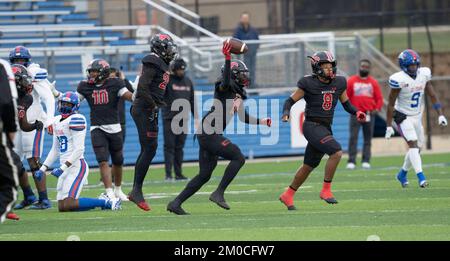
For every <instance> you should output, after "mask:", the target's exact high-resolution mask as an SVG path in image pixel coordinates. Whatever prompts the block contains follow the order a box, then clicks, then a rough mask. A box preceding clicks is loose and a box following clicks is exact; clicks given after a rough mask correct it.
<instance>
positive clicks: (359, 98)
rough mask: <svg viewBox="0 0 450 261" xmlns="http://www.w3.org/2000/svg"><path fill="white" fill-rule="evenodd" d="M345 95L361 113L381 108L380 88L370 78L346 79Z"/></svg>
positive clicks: (356, 76)
mask: <svg viewBox="0 0 450 261" xmlns="http://www.w3.org/2000/svg"><path fill="white" fill-rule="evenodd" d="M347 95H348V98H349V99H350V102H351V103H352V104H353V105H354V106H355V107H356V108H357V109H358V110H360V111H363V112H367V111H374V110H380V109H381V107H382V106H383V95H382V94H381V89H380V86H379V85H378V82H377V80H375V79H374V78H373V77H371V76H368V77H367V78H366V79H362V78H361V77H360V76H359V75H353V76H351V77H350V78H348V80H347Z"/></svg>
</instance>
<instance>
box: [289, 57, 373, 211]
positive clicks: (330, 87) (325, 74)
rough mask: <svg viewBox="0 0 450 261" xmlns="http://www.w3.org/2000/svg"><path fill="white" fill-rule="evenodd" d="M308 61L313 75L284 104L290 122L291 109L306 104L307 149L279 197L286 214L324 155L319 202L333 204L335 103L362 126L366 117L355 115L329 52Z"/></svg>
mask: <svg viewBox="0 0 450 261" xmlns="http://www.w3.org/2000/svg"><path fill="white" fill-rule="evenodd" d="M308 58H310V59H311V67H312V75H308V76H304V77H302V78H301V79H300V80H299V81H298V83H297V87H298V89H297V90H296V91H295V92H294V93H293V94H291V96H290V97H289V98H288V99H287V100H286V102H285V103H284V108H283V116H282V120H283V121H284V122H286V121H288V120H289V113H290V109H291V107H292V106H293V105H294V104H295V103H296V102H297V101H299V100H300V99H302V98H304V99H305V101H306V109H305V117H306V118H305V121H304V123H303V133H304V135H305V138H306V140H307V141H308V145H307V146H306V150H305V158H304V160H303V165H302V166H301V167H300V168H299V169H298V170H297V173H296V175H295V177H294V180H293V181H292V183H291V185H290V186H289V187H288V188H287V189H286V191H285V192H284V193H283V194H281V196H280V201H281V202H282V203H284V205H286V207H287V208H288V210H295V209H296V208H295V206H294V194H295V192H296V191H297V190H298V188H299V187H300V186H301V185H302V184H303V183H304V182H305V180H306V179H307V178H308V175H309V174H310V173H311V172H312V171H313V170H314V169H315V168H316V167H317V166H318V165H319V163H320V161H321V160H322V157H323V156H324V155H325V154H328V155H329V158H328V161H327V164H326V166H325V177H324V183H323V188H322V191H321V192H320V198H321V199H323V200H325V201H326V202H327V203H329V204H336V203H337V200H336V199H335V198H334V196H333V193H332V192H331V182H332V180H333V177H334V173H335V171H336V168H337V166H338V164H339V161H340V160H341V157H342V149H341V145H340V144H339V143H338V142H337V141H336V140H335V139H334V137H333V132H332V130H331V125H332V123H333V117H334V109H335V107H336V104H337V102H338V100H339V101H340V102H341V103H342V105H343V107H344V109H345V110H346V111H347V112H348V113H350V114H352V115H356V118H357V119H358V121H360V122H363V121H364V120H365V117H366V115H365V114H364V113H363V112H361V111H356V109H355V108H354V107H353V105H352V104H351V103H350V101H349V99H348V97H347V92H346V91H345V90H346V88H347V81H346V79H345V77H342V76H336V71H337V67H336V66H337V62H336V60H335V59H334V57H333V54H331V52H329V51H320V52H316V53H314V55H313V56H308Z"/></svg>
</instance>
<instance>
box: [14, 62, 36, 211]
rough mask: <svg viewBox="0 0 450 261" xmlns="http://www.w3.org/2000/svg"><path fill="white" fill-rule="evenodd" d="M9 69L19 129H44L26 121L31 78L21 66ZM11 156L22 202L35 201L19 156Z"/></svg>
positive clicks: (15, 154)
mask: <svg viewBox="0 0 450 261" xmlns="http://www.w3.org/2000/svg"><path fill="white" fill-rule="evenodd" d="M11 69H12V72H13V73H14V79H15V82H16V88H17V94H18V99H17V116H18V119H19V126H20V129H21V130H22V131H24V132H29V131H33V130H38V131H40V130H42V129H43V128H44V124H43V123H42V122H40V121H38V120H36V121H35V122H34V123H29V122H28V119H27V110H28V108H30V106H31V104H32V103H33V96H31V92H32V90H33V84H32V77H31V75H30V74H29V73H28V71H27V68H25V67H24V66H23V65H20V64H13V65H12V66H11ZM11 147H12V144H11ZM11 156H12V158H13V161H14V164H15V165H16V167H17V169H18V176H19V184H20V187H21V188H22V191H23V194H24V200H25V201H28V202H34V201H36V200H37V199H36V196H35V195H34V193H33V190H32V189H31V186H30V183H29V181H28V176H27V174H26V171H25V168H24V166H23V163H22V161H21V160H20V157H19V155H18V154H17V153H16V152H14V151H12V153H11ZM9 216H10V217H12V216H14V214H13V213H12V212H11V213H9ZM15 219H18V217H16V218H15Z"/></svg>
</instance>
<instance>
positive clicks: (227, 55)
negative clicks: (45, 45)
mask: <svg viewBox="0 0 450 261" xmlns="http://www.w3.org/2000/svg"><path fill="white" fill-rule="evenodd" d="M222 53H223V55H225V59H226V60H231V44H230V43H227V42H225V43H224V44H223V47H222Z"/></svg>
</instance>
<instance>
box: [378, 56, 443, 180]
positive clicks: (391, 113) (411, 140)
mask: <svg viewBox="0 0 450 261" xmlns="http://www.w3.org/2000/svg"><path fill="white" fill-rule="evenodd" d="M398 62H399V65H400V68H401V69H402V71H400V72H397V73H394V74H393V75H391V77H390V78H389V86H390V87H391V88H390V93H389V104H388V108H387V117H386V124H387V128H386V138H387V139H389V138H390V137H391V136H392V135H393V134H394V129H393V128H392V119H394V122H395V123H396V125H397V130H398V132H399V133H400V134H401V135H402V136H403V138H404V139H405V140H406V142H407V143H408V146H409V150H408V152H407V153H406V156H405V160H404V163H403V167H402V168H401V170H400V172H399V173H398V174H397V179H398V181H399V182H400V184H401V185H402V187H407V186H408V184H409V183H408V178H407V172H408V170H409V169H410V168H411V166H412V167H413V168H414V171H415V172H416V175H417V178H418V180H419V186H420V187H422V188H425V187H427V186H428V182H427V180H426V178H425V175H424V174H423V170H422V159H421V157H420V154H419V150H420V148H421V146H422V145H423V143H424V139H425V135H424V130H423V126H422V112H423V97H424V94H427V95H428V96H429V97H430V98H431V102H432V103H433V108H434V109H435V110H436V111H437V113H438V115H439V118H438V123H439V125H441V126H447V119H446V118H445V116H444V114H443V112H442V106H441V104H440V103H439V100H438V98H437V97H436V93H435V91H434V89H433V86H432V85H431V83H430V82H429V81H430V79H431V71H430V69H429V68H428V67H420V56H419V55H418V54H417V52H415V51H414V50H410V49H407V50H404V51H403V52H401V53H400V55H399V56H398Z"/></svg>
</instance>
